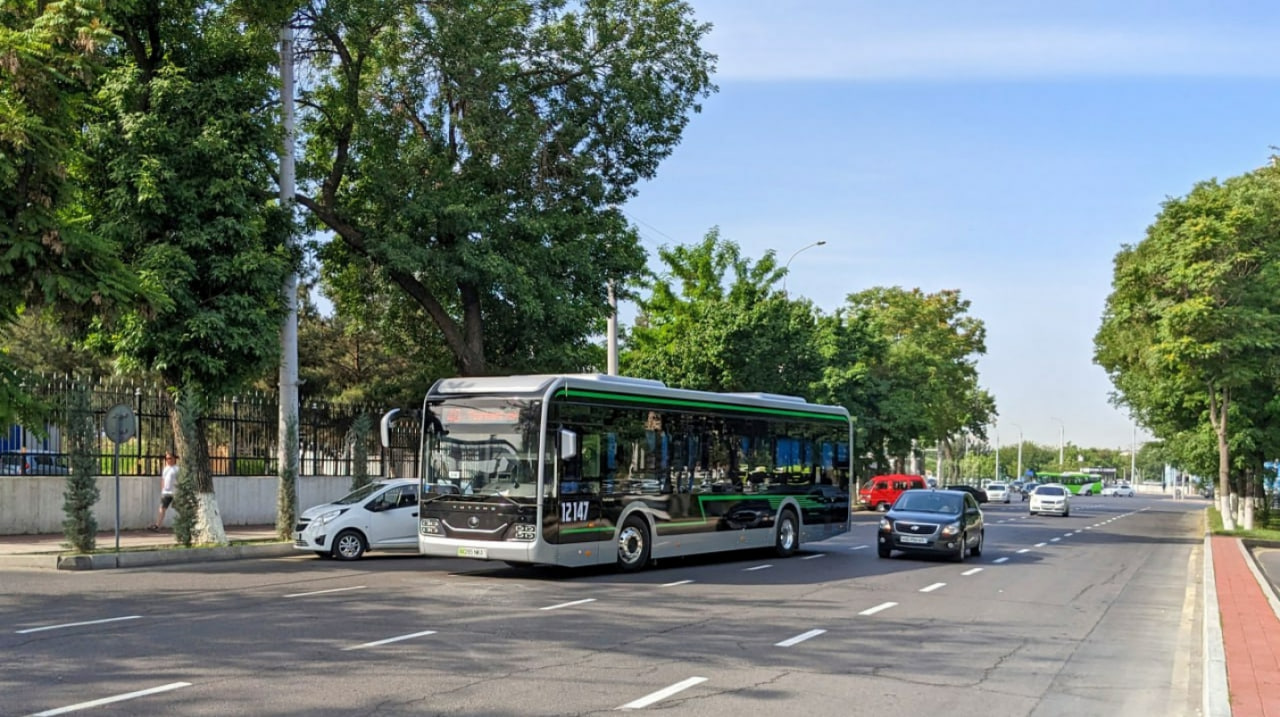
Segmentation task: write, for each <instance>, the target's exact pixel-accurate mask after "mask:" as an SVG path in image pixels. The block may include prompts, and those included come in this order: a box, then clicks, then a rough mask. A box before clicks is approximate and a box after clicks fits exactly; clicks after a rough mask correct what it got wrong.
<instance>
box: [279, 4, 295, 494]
mask: <svg viewBox="0 0 1280 717" xmlns="http://www.w3.org/2000/svg"><path fill="white" fill-rule="evenodd" d="M289 22H290V21H289V20H286V21H285V24H284V27H283V28H281V30H280V104H281V114H282V119H283V124H284V146H283V147H282V148H281V152H280V206H282V207H283V208H284V210H285V212H287V213H288V215H289V217H290V219H292V217H293V202H294V166H293V153H294V121H293V28H292V27H290V26H289ZM289 244H290V245H291V246H292V244H293V234H292V222H290V235H289ZM284 300H285V307H286V314H285V319H284V324H283V325H282V326H281V329H280V426H279V443H278V444H277V445H278V446H279V449H278V451H277V459H278V461H279V463H278V465H279V470H280V475H281V476H284V475H285V472H286V471H287V470H288V468H289V466H291V465H293V461H294V460H296V458H297V455H298V430H297V427H298V275H297V273H296V272H290V273H289V276H288V277H286V278H285V280H284ZM291 427H292V430H290V429H291ZM297 481H298V478H297V476H296V475H295V476H294V491H293V492H294V506H293V510H294V518H296V517H297V514H298V511H299V508H298V484H297Z"/></svg>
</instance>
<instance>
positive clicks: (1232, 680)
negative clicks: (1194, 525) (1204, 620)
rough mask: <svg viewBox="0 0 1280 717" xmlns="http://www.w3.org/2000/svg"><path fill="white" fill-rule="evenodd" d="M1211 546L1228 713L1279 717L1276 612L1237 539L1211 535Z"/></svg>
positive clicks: (1278, 627)
mask: <svg viewBox="0 0 1280 717" xmlns="http://www.w3.org/2000/svg"><path fill="white" fill-rule="evenodd" d="M1212 549H1213V572H1214V580H1215V582H1216V583H1217V591H1218V609H1219V611H1220V612H1221V615H1222V646H1223V650H1224V653H1225V655H1226V662H1227V685H1228V688H1229V689H1230V691H1231V714H1232V717H1280V617H1277V616H1276V613H1275V611H1274V610H1273V609H1272V607H1271V604H1270V603H1269V602H1268V601H1267V597H1266V595H1265V594H1264V593H1263V592H1262V590H1263V589H1262V586H1260V585H1259V584H1258V580H1257V578H1256V577H1254V574H1253V572H1252V571H1251V570H1249V566H1248V565H1247V564H1246V563H1245V556H1244V554H1243V552H1242V550H1241V546H1240V540H1239V539H1238V538H1228V537H1222V536H1216V535H1215V536H1214V537H1213V548H1212Z"/></svg>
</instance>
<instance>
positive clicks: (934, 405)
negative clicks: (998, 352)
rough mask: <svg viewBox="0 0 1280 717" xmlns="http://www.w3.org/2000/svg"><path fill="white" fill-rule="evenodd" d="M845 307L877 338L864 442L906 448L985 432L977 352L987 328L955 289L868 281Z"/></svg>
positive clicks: (991, 404) (987, 413) (987, 415)
mask: <svg viewBox="0 0 1280 717" xmlns="http://www.w3.org/2000/svg"><path fill="white" fill-rule="evenodd" d="M846 302H847V304H846V308H845V312H846V313H847V315H848V316H849V320H851V321H856V322H859V323H863V324H865V325H866V326H867V327H868V330H869V331H871V332H873V333H874V334H875V335H877V336H878V337H879V340H880V341H881V342H883V347H884V348H883V353H882V355H881V357H880V359H879V360H878V361H877V362H876V363H875V364H874V365H872V366H870V367H869V369H870V371H871V375H870V376H869V377H868V381H869V382H870V383H871V385H874V386H875V387H876V391H877V394H876V396H875V398H874V404H873V405H874V413H873V414H872V416H873V417H872V420H871V421H869V425H868V427H867V434H868V443H869V446H868V447H869V449H870V450H872V451H875V452H883V455H885V456H900V455H905V454H906V453H908V452H909V451H910V450H912V447H913V444H914V443H915V442H917V441H919V440H924V441H926V442H927V443H932V442H934V441H945V442H946V445H947V447H948V448H949V449H950V450H951V455H949V456H947V459H948V460H950V458H951V457H952V456H954V448H953V447H952V446H953V440H955V439H956V438H957V437H959V436H961V435H962V434H964V433H967V434H969V435H974V436H978V437H983V436H985V425H986V424H987V423H989V422H990V421H991V418H992V417H993V416H994V415H995V401H994V399H992V397H991V395H990V394H989V393H988V392H987V391H985V390H983V389H981V388H980V387H979V386H978V370H977V359H976V357H977V356H979V355H981V354H983V353H986V328H985V326H984V325H983V323H982V321H981V320H980V319H977V318H974V317H971V316H968V311H969V302H968V301H967V300H965V299H962V298H961V297H960V292H959V291H956V290H945V291H940V292H938V293H935V294H926V293H924V292H923V291H921V290H920V289H911V290H905V289H902V288H900V287H892V288H885V287H874V288H871V289H867V290H865V291H861V292H857V293H854V294H850V295H849V296H848V298H847V299H846Z"/></svg>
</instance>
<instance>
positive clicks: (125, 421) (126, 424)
mask: <svg viewBox="0 0 1280 717" xmlns="http://www.w3.org/2000/svg"><path fill="white" fill-rule="evenodd" d="M106 424H107V425H106V429H107V430H106V433H107V438H110V439H111V442H112V443H124V442H125V441H127V440H129V439H130V438H133V437H134V436H136V435H138V417H137V416H136V415H135V414H134V412H133V408H131V407H130V406H127V405H125V404H123V403H117V404H116V405H114V406H112V407H111V408H108V409H107V416H106Z"/></svg>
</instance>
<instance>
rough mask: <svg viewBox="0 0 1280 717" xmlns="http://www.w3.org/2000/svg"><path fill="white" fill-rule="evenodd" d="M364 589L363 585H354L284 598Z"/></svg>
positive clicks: (295, 594)
mask: <svg viewBox="0 0 1280 717" xmlns="http://www.w3.org/2000/svg"><path fill="white" fill-rule="evenodd" d="M364 588H365V586H363V585H356V586H355V587H350V588H333V589H332V590H315V591H312V592H309V593H293V594H292V595H285V597H287V598H289V597H308V596H311V595H324V594H326V593H341V592H346V591H348V590H364Z"/></svg>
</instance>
